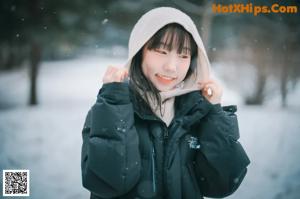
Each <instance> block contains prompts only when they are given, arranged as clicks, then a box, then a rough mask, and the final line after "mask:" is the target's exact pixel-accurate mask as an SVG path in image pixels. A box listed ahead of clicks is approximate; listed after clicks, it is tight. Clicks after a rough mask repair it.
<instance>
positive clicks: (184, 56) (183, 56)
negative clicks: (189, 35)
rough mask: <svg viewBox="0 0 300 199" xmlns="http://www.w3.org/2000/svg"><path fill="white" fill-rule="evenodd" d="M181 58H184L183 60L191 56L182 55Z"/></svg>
mask: <svg viewBox="0 0 300 199" xmlns="http://www.w3.org/2000/svg"><path fill="white" fill-rule="evenodd" d="M179 57H180V58H183V59H188V58H189V55H183V54H181V55H179Z"/></svg>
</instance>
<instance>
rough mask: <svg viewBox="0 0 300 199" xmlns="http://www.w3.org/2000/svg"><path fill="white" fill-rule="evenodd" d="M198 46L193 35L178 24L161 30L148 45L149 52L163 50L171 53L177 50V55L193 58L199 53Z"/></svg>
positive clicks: (169, 25)
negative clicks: (186, 55)
mask: <svg viewBox="0 0 300 199" xmlns="http://www.w3.org/2000/svg"><path fill="white" fill-rule="evenodd" d="M196 46H197V45H196V43H195V41H194V39H193V37H192V35H191V34H190V33H189V32H187V31H186V30H185V29H184V28H183V27H182V26H181V25H179V24H176V23H172V24H168V25H166V26H164V27H163V28H161V29H160V30H159V31H158V32H157V33H156V34H155V35H154V36H152V38H151V39H150V40H149V41H148V43H147V49H149V50H153V49H159V48H163V49H166V50H168V51H171V50H172V49H174V48H177V53H179V54H182V53H183V54H188V55H191V56H192V57H193V56H194V55H195V54H196V52H197V47H196Z"/></svg>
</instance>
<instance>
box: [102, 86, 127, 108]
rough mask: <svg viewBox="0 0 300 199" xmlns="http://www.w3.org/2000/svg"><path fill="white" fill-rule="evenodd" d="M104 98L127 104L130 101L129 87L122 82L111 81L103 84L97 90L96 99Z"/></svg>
mask: <svg viewBox="0 0 300 199" xmlns="http://www.w3.org/2000/svg"><path fill="white" fill-rule="evenodd" d="M99 98H104V99H105V100H106V101H108V102H109V103H112V104H128V103H130V97H129V87H128V84H127V83H124V82H111V83H106V84H103V86H102V88H101V89H100V90H99V93H98V96H97V101H98V100H99Z"/></svg>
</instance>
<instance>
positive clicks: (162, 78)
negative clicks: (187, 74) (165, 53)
mask: <svg viewBox="0 0 300 199" xmlns="http://www.w3.org/2000/svg"><path fill="white" fill-rule="evenodd" d="M155 76H156V78H157V80H158V81H159V82H160V83H163V84H170V83H172V82H173V81H176V79H177V77H170V76H167V75H162V74H158V73H157V74H155Z"/></svg>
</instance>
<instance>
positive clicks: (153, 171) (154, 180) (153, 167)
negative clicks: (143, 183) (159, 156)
mask: <svg viewBox="0 0 300 199" xmlns="http://www.w3.org/2000/svg"><path fill="white" fill-rule="evenodd" d="M151 160H152V186H153V192H154V193H155V192H156V177H155V151H154V147H152V155H151Z"/></svg>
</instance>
